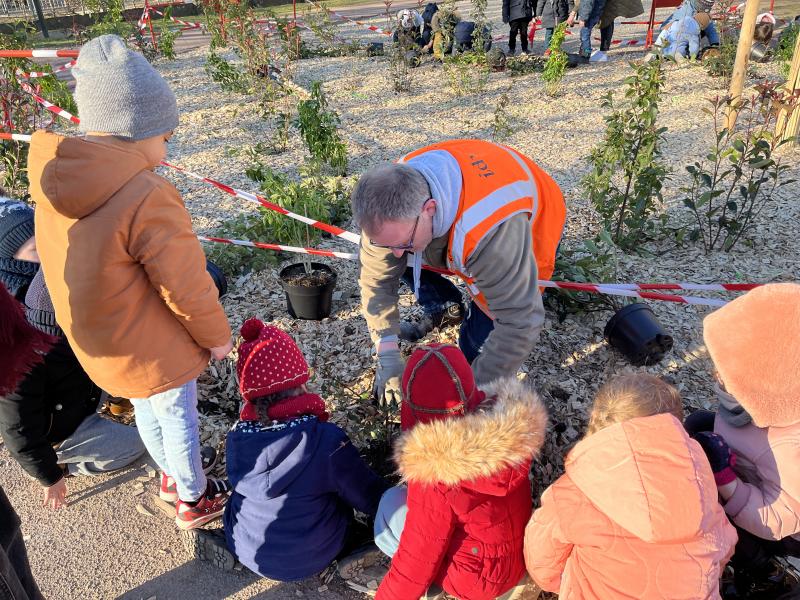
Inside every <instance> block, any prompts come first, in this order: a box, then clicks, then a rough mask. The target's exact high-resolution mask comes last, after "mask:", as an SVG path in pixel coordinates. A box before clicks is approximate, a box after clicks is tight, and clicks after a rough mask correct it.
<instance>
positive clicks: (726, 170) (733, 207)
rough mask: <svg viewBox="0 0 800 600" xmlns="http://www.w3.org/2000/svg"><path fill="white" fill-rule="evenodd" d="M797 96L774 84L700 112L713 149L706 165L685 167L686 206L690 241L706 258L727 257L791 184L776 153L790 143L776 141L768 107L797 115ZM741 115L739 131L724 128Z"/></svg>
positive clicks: (717, 101)
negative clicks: (710, 128) (719, 253)
mask: <svg viewBox="0 0 800 600" xmlns="http://www.w3.org/2000/svg"><path fill="white" fill-rule="evenodd" d="M798 100H799V98H798V96H796V95H791V94H789V93H788V92H785V91H781V90H779V89H778V88H777V85H776V84H775V83H765V84H762V85H761V86H759V93H758V94H757V95H754V96H753V97H752V98H750V99H747V100H739V101H738V102H736V103H735V104H733V103H732V101H731V99H730V98H719V97H717V98H714V99H713V100H709V103H710V105H711V107H710V108H704V109H703V112H705V113H706V114H708V115H710V116H711V118H712V119H713V123H714V133H715V141H714V145H713V146H712V148H711V149H710V151H709V153H708V154H707V155H706V157H705V160H700V161H696V162H695V163H694V164H692V165H688V166H687V167H686V170H687V171H688V173H689V176H690V178H691V183H690V185H689V186H687V187H683V188H681V191H683V192H684V193H686V196H685V197H684V199H683V203H684V205H685V206H686V207H687V208H688V209H689V210H690V211H691V212H692V215H693V216H694V219H695V223H696V227H695V228H694V230H693V231H692V232H691V234H690V239H692V240H700V241H702V243H703V247H704V248H705V251H706V253H708V252H711V251H712V250H716V249H721V250H724V251H726V252H727V251H730V250H732V249H733V247H734V246H735V245H736V244H737V243H738V242H739V241H740V240H741V239H742V236H743V235H744V234H746V233H747V232H748V231H749V230H750V229H751V228H752V227H753V225H754V224H755V223H756V221H757V219H758V217H759V216H760V214H761V213H762V212H763V210H764V209H765V208H766V207H767V206H769V205H770V204H771V203H772V199H773V198H774V195H775V192H777V190H778V189H779V188H781V187H783V186H785V185H788V184H790V183H794V180H791V179H790V180H786V179H784V172H785V171H786V170H787V169H788V168H789V166H788V165H785V164H782V162H781V159H780V158H778V157H776V154H775V152H776V150H777V149H778V148H779V147H781V146H782V145H783V144H786V143H791V142H792V139H791V138H790V139H788V140H784V141H782V142H781V141H778V138H777V137H776V136H775V135H774V133H773V129H774V126H775V112H774V110H772V106H771V105H772V102H773V101H775V102H777V103H779V104H782V105H783V106H785V107H786V108H787V110H789V111H793V110H797V109H798ZM731 108H734V109H736V110H737V111H739V118H738V123H739V125H740V126H741V127H740V128H739V129H738V130H736V129H734V130H730V129H728V128H727V127H726V126H725V124H724V123H725V113H726V112H727V111H728V110H730V109H731Z"/></svg>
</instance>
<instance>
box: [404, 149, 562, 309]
mask: <svg viewBox="0 0 800 600" xmlns="http://www.w3.org/2000/svg"><path fill="white" fill-rule="evenodd" d="M433 150H444V151H445V152H448V153H449V154H451V155H452V156H453V158H455V159H456V161H457V162H458V165H459V167H460V168H461V177H462V188H461V197H460V198H459V202H458V212H457V213H456V219H455V222H454V223H453V226H452V227H451V228H450V238H449V241H448V249H447V263H448V268H449V269H450V270H451V271H453V272H454V273H456V274H457V275H458V276H459V277H461V279H463V280H464V283H466V285H467V289H468V290H469V293H470V295H471V296H472V298H473V299H474V300H475V302H476V303H477V304H478V306H480V307H481V309H483V311H484V312H485V313H486V314H488V315H489V316H491V313H490V312H489V305H488V303H487V301H486V297H485V296H484V295H483V293H482V292H481V291H480V290H479V289H478V286H477V285H476V284H475V279H474V278H473V277H472V276H471V275H470V273H469V270H468V269H467V266H466V265H467V263H468V262H469V258H470V256H472V253H473V252H474V251H475V249H476V248H477V247H478V244H480V242H481V240H483V238H484V237H486V234H487V233H489V232H490V231H492V230H493V229H494V228H495V227H497V226H498V225H500V224H501V223H503V222H504V221H506V220H508V219H509V218H510V217H512V216H514V215H517V214H520V213H525V214H528V215H529V218H530V221H531V232H532V236H533V244H532V247H533V255H534V258H535V260H536V265H537V267H538V276H539V278H540V279H545V280H547V279H550V277H552V275H553V269H554V268H555V262H556V248H557V247H558V244H559V242H560V241H561V234H562V233H563V231H564V223H565V222H566V218H567V208H566V205H565V203H564V195H563V194H562V193H561V189H560V188H559V187H558V184H556V182H555V181H553V178H552V177H550V176H549V175H548V174H547V173H545V172H544V171H542V169H540V168H539V167H538V166H537V165H536V164H534V163H533V161H531V160H530V159H529V158H527V157H526V156H523V155H522V154H520V153H519V152H517V151H516V150H514V149H513V148H509V147H508V146H502V145H499V144H493V143H491V142H486V141H483V140H451V141H449V142H442V143H439V144H433V145H432V146H426V147H425V148H420V149H419V150H415V151H414V152H411V153H409V154H407V155H405V156H404V157H403V158H402V159H400V162H401V163H402V162H405V161H407V160H409V159H412V158H414V157H416V156H419V155H421V154H424V153H426V152H430V151H433Z"/></svg>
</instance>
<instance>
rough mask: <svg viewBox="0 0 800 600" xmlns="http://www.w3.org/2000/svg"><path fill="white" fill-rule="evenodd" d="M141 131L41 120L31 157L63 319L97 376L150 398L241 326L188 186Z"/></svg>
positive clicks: (42, 237)
mask: <svg viewBox="0 0 800 600" xmlns="http://www.w3.org/2000/svg"><path fill="white" fill-rule="evenodd" d="M151 161H152V159H149V158H148V157H147V156H146V155H145V154H144V153H143V152H142V151H141V150H139V149H138V147H137V146H136V145H135V144H133V143H130V142H122V141H117V142H115V141H113V140H109V141H108V142H106V143H98V142H91V141H88V140H85V139H82V138H67V137H62V136H58V135H56V134H53V133H50V132H44V131H39V132H36V133H34V134H33V139H32V140H31V149H30V155H29V158H28V169H29V175H30V191H31V196H32V198H33V200H34V201H35V202H36V215H35V217H36V246H37V249H38V251H39V257H40V259H41V261H42V269H43V270H44V278H45V282H46V283H47V288H48V290H49V291H50V297H51V298H52V301H53V307H54V308H55V311H56V319H57V320H58V324H59V325H60V326H61V328H62V329H63V330H64V333H65V334H66V336H67V339H68V340H69V343H70V346H72V349H73V350H74V351H75V355H76V356H77V357H78V360H79V361H80V363H81V365H82V366H83V368H84V369H85V370H86V372H87V373H88V375H89V377H91V379H92V381H94V383H96V384H97V385H98V386H100V387H101V388H103V389H104V390H105V391H107V392H108V393H110V394H112V395H115V396H123V397H125V398H145V397H148V396H151V395H153V394H156V393H159V392H163V391H166V390H169V389H172V388H175V387H178V386H180V385H182V384H184V383H186V382H188V381H190V380H191V379H194V378H195V377H197V376H198V375H199V374H200V373H201V372H202V371H203V370H204V369H205V368H206V366H207V365H208V360H209V357H210V353H209V351H208V348H214V347H216V346H222V345H224V344H226V343H227V342H228V340H230V335H231V331H230V328H229V326H228V321H227V319H226V317H225V313H224V311H223V310H222V306H220V304H219V299H218V293H217V289H216V286H215V285H214V282H213V281H212V279H211V277H210V276H209V275H208V273H207V272H206V268H205V256H204V255H203V250H202V248H200V243H199V242H198V241H197V237H196V236H195V234H194V232H193V231H192V221H191V219H190V217H189V213H188V212H187V211H186V207H185V206H184V205H183V201H182V200H181V197H180V195H179V194H178V190H176V189H175V187H174V186H173V185H172V184H171V183H169V182H168V181H167V180H166V179H164V178H163V177H159V176H158V175H156V174H155V173H153V171H152V167H153V165H152V164H150V163H151Z"/></svg>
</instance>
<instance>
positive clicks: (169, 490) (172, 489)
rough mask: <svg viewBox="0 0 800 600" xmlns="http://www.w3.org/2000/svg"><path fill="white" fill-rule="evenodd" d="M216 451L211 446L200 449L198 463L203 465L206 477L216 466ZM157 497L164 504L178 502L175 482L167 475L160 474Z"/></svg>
mask: <svg viewBox="0 0 800 600" xmlns="http://www.w3.org/2000/svg"><path fill="white" fill-rule="evenodd" d="M217 458H218V456H217V451H216V450H214V448H212V447H211V446H203V447H202V448H200V461H201V463H202V465H203V473H205V474H206V475H208V474H209V473H211V470H212V469H213V468H214V466H215V465H216V464H217ZM158 497H159V498H161V499H162V500H164V501H165V502H171V503H172V504H175V503H176V502H177V501H178V486H177V485H176V483H175V480H174V479H173V478H172V477H170V476H169V475H167V474H166V473H163V472H162V473H161V488H160V489H159V490H158Z"/></svg>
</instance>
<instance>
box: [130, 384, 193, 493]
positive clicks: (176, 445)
mask: <svg viewBox="0 0 800 600" xmlns="http://www.w3.org/2000/svg"><path fill="white" fill-rule="evenodd" d="M131 403H132V404H133V406H134V408H135V410H136V412H135V414H136V427H137V429H138V430H139V435H140V436H142V441H143V442H144V446H145V448H147V451H148V452H149V453H150V456H152V457H153V460H154V461H156V464H157V465H158V467H159V469H161V471H162V472H164V473H166V474H168V475H170V476H171V477H172V478H173V479H175V484H176V486H177V488H178V497H179V498H180V499H181V500H183V501H184V502H194V501H195V500H198V499H199V498H200V497H201V496H202V495H203V494H204V493H205V491H206V476H205V473H203V463H202V461H201V459H200V428H199V424H198V415H197V380H195V379H192V380H191V381H189V382H188V383H184V384H183V385H182V386H180V387H177V388H175V389H172V390H167V391H166V392H161V393H160V394H155V395H154V396H150V397H149V398H131Z"/></svg>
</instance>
